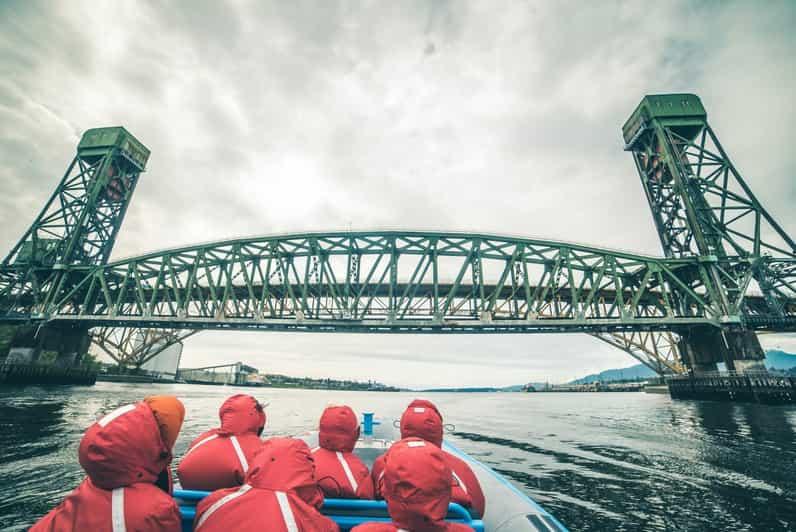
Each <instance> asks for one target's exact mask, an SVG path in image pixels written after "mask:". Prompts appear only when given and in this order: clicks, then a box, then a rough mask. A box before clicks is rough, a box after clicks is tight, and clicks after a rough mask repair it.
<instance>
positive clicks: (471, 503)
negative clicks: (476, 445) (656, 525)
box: [372, 399, 486, 517]
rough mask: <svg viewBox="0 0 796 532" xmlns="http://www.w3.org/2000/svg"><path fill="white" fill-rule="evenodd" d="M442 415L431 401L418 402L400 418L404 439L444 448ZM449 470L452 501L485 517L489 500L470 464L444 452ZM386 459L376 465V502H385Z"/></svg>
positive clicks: (409, 407) (374, 479)
mask: <svg viewBox="0 0 796 532" xmlns="http://www.w3.org/2000/svg"><path fill="white" fill-rule="evenodd" d="M442 430H443V427H442V414H440V412H439V409H438V408H437V407H436V405H434V403H432V402H431V401H426V400H424V399H415V400H414V401H412V402H411V403H409V406H408V407H407V408H406V410H405V411H404V413H403V415H402V416H401V438H409V437H413V436H414V437H418V438H422V439H424V440H426V441H428V442H431V443H433V444H434V445H436V446H437V447H440V448H441V447H442ZM443 455H444V457H445V460H446V461H447V463H448V467H450V469H451V483H452V491H451V500H452V501H453V502H455V503H458V504H461V505H462V506H464V507H465V508H470V509H472V510H473V511H474V512H475V513H476V514H478V516H479V517H483V516H484V511H485V510H486V500H485V499H484V492H483V490H482V489H481V484H480V483H479V482H478V479H477V478H476V476H475V474H474V473H473V470H472V469H470V466H469V465H467V462H465V461H464V460H462V459H461V458H459V457H458V456H454V455H452V454H450V453H448V452H445V451H443ZM383 470H384V455H382V456H380V457H379V458H377V459H376V461H375V462H374V463H373V470H372V476H373V485H374V488H375V494H376V497H377V498H384V495H383V489H382V487H383V482H382V480H383V479H382V478H381V477H382V472H383Z"/></svg>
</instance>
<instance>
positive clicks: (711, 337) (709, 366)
mask: <svg viewBox="0 0 796 532" xmlns="http://www.w3.org/2000/svg"><path fill="white" fill-rule="evenodd" d="M679 347H680V353H681V356H682V358H683V363H684V364H685V365H686V366H688V367H689V368H690V369H691V370H692V371H693V373H694V374H701V373H708V372H711V371H716V370H717V369H718V368H717V364H718V363H719V362H723V363H724V364H725V366H726V367H727V369H728V370H731V371H738V372H741V373H746V372H750V371H765V366H764V364H763V360H764V358H765V353H764V352H763V348H762V347H761V346H760V341H759V340H758V339H757V335H756V334H755V333H754V331H722V330H721V329H719V328H716V327H710V326H707V327H698V328H694V329H692V330H691V331H689V332H688V333H687V334H684V335H683V336H682V338H681V340H680V345H679Z"/></svg>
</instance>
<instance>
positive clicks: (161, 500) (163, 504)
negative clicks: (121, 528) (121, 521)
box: [124, 483, 182, 531]
mask: <svg viewBox="0 0 796 532" xmlns="http://www.w3.org/2000/svg"><path fill="white" fill-rule="evenodd" d="M124 490H125V494H124V497H125V505H124V508H125V515H126V516H127V520H128V522H130V523H134V528H135V529H136V530H152V531H161V530H162V531H172V530H174V531H178V530H180V529H181V520H182V517H181V514H180V509H179V507H178V506H177V503H176V501H175V500H174V498H173V497H172V496H171V495H169V494H168V493H166V492H164V491H163V490H162V489H160V488H158V487H157V486H155V485H154V484H148V483H138V484H132V485H130V486H127V487H126V488H124Z"/></svg>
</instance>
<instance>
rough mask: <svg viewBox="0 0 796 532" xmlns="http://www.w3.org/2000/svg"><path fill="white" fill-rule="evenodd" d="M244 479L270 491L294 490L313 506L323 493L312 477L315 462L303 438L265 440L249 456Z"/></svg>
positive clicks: (319, 501) (313, 476)
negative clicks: (247, 469) (257, 449)
mask: <svg viewBox="0 0 796 532" xmlns="http://www.w3.org/2000/svg"><path fill="white" fill-rule="evenodd" d="M246 483H247V484H250V485H251V486H253V487H255V488H260V489H267V490H273V491H288V490H294V492H295V493H296V494H297V495H298V496H299V497H301V499H302V500H304V502H306V503H307V504H310V505H312V506H315V507H316V508H320V507H321V505H322V504H323V494H322V493H321V490H320V489H319V488H318V483H317V482H316V481H315V462H314V460H313V459H312V454H310V448H309V447H307V444H306V443H304V441H303V440H297V439H294V438H271V439H269V440H266V441H265V442H264V443H263V446H262V447H261V449H260V451H259V452H258V453H257V454H256V455H255V457H254V459H253V460H252V463H251V466H250V467H249V472H248V474H247V475H246Z"/></svg>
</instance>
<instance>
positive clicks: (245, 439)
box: [177, 394, 265, 491]
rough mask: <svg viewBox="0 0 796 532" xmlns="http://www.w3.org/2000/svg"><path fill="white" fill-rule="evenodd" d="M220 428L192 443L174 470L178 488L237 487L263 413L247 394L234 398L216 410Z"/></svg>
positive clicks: (252, 451) (251, 454) (256, 442)
mask: <svg viewBox="0 0 796 532" xmlns="http://www.w3.org/2000/svg"><path fill="white" fill-rule="evenodd" d="M218 417H219V418H220V419H221V427H220V428H217V429H213V430H209V431H207V432H205V433H204V434H202V435H201V436H199V437H198V438H196V439H195V440H194V441H192V442H191V445H190V447H188V452H186V453H185V456H183V458H182V460H181V461H180V465H179V466H178V467H177V477H178V478H179V479H180V485H181V486H182V487H183V488H184V489H188V490H202V491H213V490H217V489H221V488H231V487H232V486H240V485H241V484H243V479H244V478H245V477H246V473H247V471H248V470H249V464H251V461H252V459H253V458H254V455H255V453H257V451H259V450H260V447H261V446H262V443H263V442H262V440H261V439H260V437H259V434H260V432H261V431H262V429H263V427H264V426H265V412H263V410H262V407H261V406H260V404H259V403H258V402H257V400H256V399H255V398H254V397H252V396H250V395H242V394H240V395H233V396H232V397H230V398H229V399H227V400H226V401H224V404H222V405H221V408H220V409H219V410H218Z"/></svg>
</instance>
